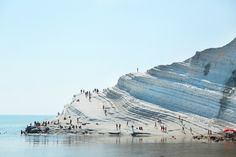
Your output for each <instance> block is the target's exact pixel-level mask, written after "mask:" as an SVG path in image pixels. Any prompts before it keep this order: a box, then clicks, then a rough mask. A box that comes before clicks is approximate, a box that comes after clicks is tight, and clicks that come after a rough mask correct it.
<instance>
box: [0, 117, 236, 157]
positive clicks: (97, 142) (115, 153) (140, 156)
mask: <svg viewBox="0 0 236 157" xmlns="http://www.w3.org/2000/svg"><path fill="white" fill-rule="evenodd" d="M52 118H53V116H35V115H34V116H29V115H26V116H25V115H0V157H69V156H73V157H235V156H236V144H235V143H232V142H222V143H213V142H196V141H192V140H186V139H183V140H182V139H181V140H178V141H171V140H169V139H168V138H163V137H155V138H154V137H153V138H152V137H151V138H150V137H149V138H145V137H131V136H130V137H122V136H121V137H113V136H112V137H108V136H104V135H100V136H90V135H72V134H67V135H34V136H25V135H21V134H20V130H24V128H25V127H26V126H27V125H29V124H30V123H32V122H34V121H43V120H50V119H52Z"/></svg>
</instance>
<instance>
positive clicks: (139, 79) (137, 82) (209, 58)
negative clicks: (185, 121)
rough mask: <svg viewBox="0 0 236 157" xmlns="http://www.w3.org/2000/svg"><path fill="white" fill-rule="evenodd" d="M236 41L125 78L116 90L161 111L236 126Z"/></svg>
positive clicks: (122, 78) (121, 79) (120, 80)
mask: <svg viewBox="0 0 236 157" xmlns="http://www.w3.org/2000/svg"><path fill="white" fill-rule="evenodd" d="M235 69H236V39H234V40H233V41H232V42H230V43H229V44H227V45H225V46H223V47H220V48H211V49H206V50H204V51H202V52H196V54H195V55H194V56H193V57H192V58H190V59H187V60H186V61H184V62H180V63H173V64H171V65H165V66H163V65H161V66H157V67H154V68H152V69H150V70H148V71H147V72H146V73H134V74H127V75H124V76H122V77H121V78H120V79H119V81H118V83H117V85H116V87H117V88H119V89H120V90H124V91H126V92H128V93H129V94H130V95H132V96H134V97H135V98H137V99H141V100H144V101H147V102H150V103H153V104H156V105H160V106H161V107H164V108H167V109H170V110H173V111H178V112H189V113H193V114H197V115H200V116H205V117H208V118H218V119H222V120H226V121H229V122H233V123H236V95H235V92H234V91H235V87H236V70H235Z"/></svg>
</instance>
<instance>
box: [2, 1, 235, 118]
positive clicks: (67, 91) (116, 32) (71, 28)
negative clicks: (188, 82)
mask: <svg viewBox="0 0 236 157" xmlns="http://www.w3.org/2000/svg"><path fill="white" fill-rule="evenodd" d="M235 15H236V1H234V0H207V1H206V0H168V1H167V0H86V1H85V0H66V1H61V0H50V1H49V0H40V1H32V0H0V114H43V115H54V114H56V113H57V112H58V111H59V112H60V111H62V109H63V106H64V105H65V104H67V103H69V102H70V101H71V99H72V96H73V94H76V93H79V92H80V89H88V90H90V89H94V88H99V89H103V88H108V87H112V86H114V85H115V84H116V82H117V80H118V79H119V77H120V76H122V75H125V74H127V73H131V72H135V71H136V68H139V71H141V72H145V71H146V70H148V69H150V68H152V67H154V66H157V65H163V64H171V63H172V62H180V61H183V60H185V59H187V58H189V57H191V56H193V55H194V54H195V52H196V51H202V50H204V49H206V48H210V47H219V46H223V45H225V44H227V43H228V42H230V41H231V40H233V39H234V38H235V37H236V18H235Z"/></svg>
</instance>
